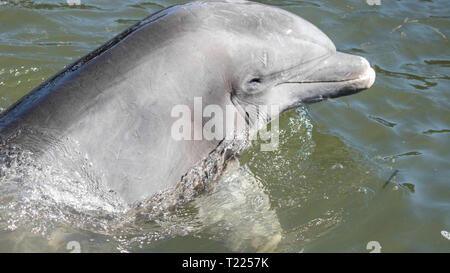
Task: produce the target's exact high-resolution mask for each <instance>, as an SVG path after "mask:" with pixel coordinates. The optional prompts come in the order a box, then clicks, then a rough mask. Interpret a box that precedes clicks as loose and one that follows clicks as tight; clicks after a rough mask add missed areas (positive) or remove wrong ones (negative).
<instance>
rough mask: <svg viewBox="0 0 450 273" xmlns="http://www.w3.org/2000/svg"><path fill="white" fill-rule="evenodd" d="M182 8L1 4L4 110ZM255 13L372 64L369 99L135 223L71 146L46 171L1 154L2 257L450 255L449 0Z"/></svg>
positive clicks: (351, 2)
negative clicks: (181, 203)
mask: <svg viewBox="0 0 450 273" xmlns="http://www.w3.org/2000/svg"><path fill="white" fill-rule="evenodd" d="M178 2H181V1H173V0H161V1H139V0H132V1H100V0H98V1H83V0H82V1H81V3H82V5H80V6H77V5H72V6H70V5H68V4H67V2H66V1H59V0H40V1H23V0H20V1H17V0H7V1H1V2H0V110H4V109H6V108H7V107H8V106H9V105H11V104H12V103H13V102H14V101H16V100H17V99H18V98H20V97H21V96H23V95H24V94H26V93H27V92H28V91H30V90H31V89H32V88H34V87H36V86H37V85H38V84H40V83H41V82H42V81H44V80H45V79H47V78H48V77H50V76H52V75H53V74H55V73H56V72H58V71H59V70H60V69H62V68H63V67H64V66H66V65H68V64H70V63H72V62H74V61H75V60H76V59H77V58H79V57H81V56H82V55H84V54H86V53H88V52H89V51H91V50H93V49H94V48H96V47H97V46H99V45H101V44H102V43H104V42H105V41H107V40H108V39H110V38H111V37H113V36H114V35H115V34H117V33H119V32H120V31H122V30H123V29H125V28H126V27H127V26H129V25H131V24H133V23H135V22H137V21H138V20H140V19H142V18H144V17H146V16H148V15H149V14H151V13H153V12H156V11H157V10H159V9H161V8H163V7H167V6H170V5H173V4H176V3H178ZM260 2H263V3H266V4H270V5H275V6H278V7H281V8H284V9H287V10H289V11H291V12H294V13H296V14H299V15H300V16H302V17H304V18H305V19H307V20H309V21H311V22H313V23H314V24H316V25H317V26H318V27H319V28H320V29H322V30H323V31H324V32H325V33H326V34H327V35H329V37H330V38H331V39H332V40H333V41H334V42H335V44H336V47H337V49H338V50H340V51H343V52H348V53H353V54H359V55H362V56H364V57H366V58H367V59H368V60H369V62H371V64H372V65H373V67H374V68H375V70H376V72H377V80H376V82H375V85H374V87H372V88H371V89H370V90H368V91H365V92H363V93H361V94H358V95H355V96H350V97H346V98H340V99H337V100H330V101H327V102H322V103H319V104H314V105H311V106H308V107H307V108H305V109H301V110H297V111H289V112H287V113H285V114H283V115H282V117H281V120H280V133H281V135H280V148H279V149H278V150H276V151H273V152H260V151H259V149H258V146H259V145H260V144H261V143H259V142H255V143H253V145H252V146H251V147H250V148H249V149H247V150H246V151H245V152H244V154H243V155H242V157H241V158H240V168H239V169H237V170H235V171H234V172H232V173H230V174H228V175H227V176H224V177H223V178H222V180H221V183H220V184H219V186H218V187H217V189H216V191H215V192H213V193H211V194H210V195H207V196H204V197H202V198H200V199H199V200H197V201H196V202H194V203H193V204H190V205H188V206H185V207H180V208H178V209H177V210H175V211H171V212H169V211H168V212H167V213H164V214H163V215H159V216H157V217H155V216H154V215H140V217H136V216H135V215H134V214H133V205H129V204H126V203H124V202H123V201H122V200H121V199H120V198H118V197H117V196H116V195H115V194H114V193H112V192H109V191H108V190H107V189H106V188H105V187H104V182H105V181H103V180H102V175H101V170H98V169H96V166H93V165H92V164H91V163H90V161H89V158H86V157H85V156H84V155H83V154H81V153H79V152H78V150H77V148H76V147H77V146H76V143H73V142H71V141H70V140H64V141H62V142H58V144H57V145H54V146H55V150H53V151H48V152H47V153H46V156H45V157H44V158H42V159H41V160H39V161H37V160H34V159H33V158H34V157H33V155H32V154H30V153H27V152H24V151H21V150H20V149H17V148H15V147H8V146H5V145H3V146H2V147H1V149H0V251H61V252H68V251H69V250H68V249H67V243H68V242H70V241H77V242H79V243H80V247H81V251H85V252H88V251H96V252H103V251H133V252H140V251H146V252H148V251H151V252H165V251H198V252H216V251H257V250H260V251H265V250H270V251H281V252H283V251H288V252H302V251H304V252H312V251H345V252H368V250H367V249H366V245H367V243H368V242H370V241H377V242H379V243H380V244H381V246H382V251H383V252H384V251H386V252H391V251H392V252H395V251H449V250H450V244H449V242H450V241H448V240H447V239H446V238H445V237H444V236H443V235H442V233H441V232H442V231H445V230H450V213H449V211H450V203H449V200H450V183H449V180H448V177H450V171H449V170H450V168H449V165H450V160H449V147H450V145H448V144H449V138H448V136H449V132H450V130H449V129H448V128H450V113H449V109H450V107H449V101H450V94H449V93H448V90H449V80H450V78H449V77H450V76H449V72H450V70H449V67H450V65H449V64H450V60H449V59H448V58H449V57H448V56H449V46H448V45H449V44H448V37H449V33H448V31H449V28H448V26H449V19H450V18H449V16H448V8H447V6H448V3H447V1H444V0H442V1H438V0H435V1H418V0H417V1H381V5H379V6H369V5H367V3H366V1H360V0H347V1H325V0H323V1H282V0H281V1H280V0H264V1H260ZM31 136H32V134H31ZM393 174H395V175H393ZM268 223H270V224H268ZM265 247H267V248H265Z"/></svg>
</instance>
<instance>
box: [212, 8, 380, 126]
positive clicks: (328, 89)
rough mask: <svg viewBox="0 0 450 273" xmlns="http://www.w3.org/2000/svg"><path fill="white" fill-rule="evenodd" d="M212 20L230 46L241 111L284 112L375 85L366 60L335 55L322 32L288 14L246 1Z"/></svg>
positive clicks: (235, 93) (235, 95)
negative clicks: (257, 108)
mask: <svg viewBox="0 0 450 273" xmlns="http://www.w3.org/2000/svg"><path fill="white" fill-rule="evenodd" d="M215 15H216V16H217V17H218V18H224V19H222V20H223V21H221V22H222V24H223V29H224V33H223V34H222V35H227V38H228V40H231V41H232V43H230V44H228V45H227V48H228V55H229V56H230V59H231V60H232V69H231V71H232V72H231V74H232V80H231V88H230V90H231V98H232V101H233V102H234V104H235V105H239V106H240V108H241V109H242V108H243V107H242V106H248V105H278V106H279V109H280V111H281V112H283V111H285V110H287V109H290V108H294V107H298V106H301V105H304V104H308V103H313V102H318V101H321V100H324V99H328V98H337V97H341V96H346V95H351V94H354V93H357V92H359V91H361V90H364V89H367V88H369V87H371V86H372V84H373V82H374V80H375V72H374V70H373V69H372V68H371V67H370V65H369V63H368V62H367V60H366V59H364V58H363V57H360V56H355V55H350V54H346V53H341V52H337V51H336V48H335V46H334V44H333V42H332V41H331V40H330V39H329V38H328V37H327V36H326V35H325V34H324V33H323V32H322V31H320V30H319V29H318V28H317V27H315V26H314V25H312V24H311V23H309V22H308V21H306V20H304V19H302V18H300V17H298V16H296V15H294V14H292V13H290V12H287V11H285V10H282V9H279V8H275V7H269V6H265V5H260V4H255V3H250V2H244V3H242V4H239V5H229V6H227V5H224V8H223V9H217V10H216V11H215ZM269 118H270V117H269Z"/></svg>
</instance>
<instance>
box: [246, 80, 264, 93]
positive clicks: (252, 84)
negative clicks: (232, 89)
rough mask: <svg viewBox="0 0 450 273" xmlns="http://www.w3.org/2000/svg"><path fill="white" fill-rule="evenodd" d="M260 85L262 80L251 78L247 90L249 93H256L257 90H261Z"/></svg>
mask: <svg viewBox="0 0 450 273" xmlns="http://www.w3.org/2000/svg"><path fill="white" fill-rule="evenodd" d="M260 84H261V78H257V77H255V78H251V80H249V81H248V82H247V87H246V89H247V91H249V92H255V91H256V90H258V89H259V86H260Z"/></svg>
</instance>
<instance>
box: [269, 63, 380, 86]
mask: <svg viewBox="0 0 450 273" xmlns="http://www.w3.org/2000/svg"><path fill="white" fill-rule="evenodd" d="M374 72H375V71H374V70H373V68H371V67H369V68H368V69H367V70H365V71H364V72H362V73H361V74H360V75H359V77H356V78H351V79H344V80H301V81H286V82H281V83H278V84H277V85H276V86H278V85H282V84H314V83H317V84H319V83H325V84H326V83H348V84H352V83H357V82H364V81H366V80H369V82H371V83H373V80H374V78H375V73H374ZM370 85H371V84H370Z"/></svg>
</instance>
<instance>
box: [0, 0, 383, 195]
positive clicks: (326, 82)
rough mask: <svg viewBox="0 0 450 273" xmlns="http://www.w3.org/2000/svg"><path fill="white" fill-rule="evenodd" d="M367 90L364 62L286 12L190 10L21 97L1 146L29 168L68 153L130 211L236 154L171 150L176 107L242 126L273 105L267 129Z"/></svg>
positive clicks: (138, 28)
mask: <svg viewBox="0 0 450 273" xmlns="http://www.w3.org/2000/svg"><path fill="white" fill-rule="evenodd" d="M374 80H375V72H374V70H373V69H372V68H371V67H370V65H369V63H368V62H367V60H366V59H364V58H363V57H360V56H355V55H350V54H346V53H341V52H338V51H336V48H335V46H334V44H333V42H332V41H331V40H330V39H329V38H328V37H327V36H326V35H325V34H324V33H323V32H322V31H320V30H319V29H318V28H317V27H315V26H314V25H313V24H311V23H309V22H308V21H306V20H304V19H302V18H300V17H299V16H297V15H294V14H292V13H290V12H288V11H285V10H283V9H280V8H276V7H271V6H267V5H263V4H259V3H254V2H248V1H198V2H191V3H187V4H182V5H175V6H172V7H169V8H166V9H164V10H161V11H159V12H157V13H155V14H153V15H151V16H149V17H147V18H145V19H143V20H142V21H140V22H139V23H137V24H135V25H133V26H131V27H130V28H128V29H126V30H125V31H123V32H122V33H120V34H118V35H117V36H115V37H114V38H112V39H111V40H110V41H108V42H106V43H105V44H104V45H102V46H100V47H99V48H97V49H96V50H94V51H92V52H91V53H89V54H87V55H86V56H84V57H82V58H80V59H79V60H78V61H76V62H75V63H73V64H72V65H70V66H68V67H67V68H65V69H64V70H62V71H61V72H59V73H57V74H56V75H54V76H53V77H51V78H50V79H48V80H47V81H46V82H44V83H42V84H41V85H40V86H38V87H37V88H35V89H34V90H32V91H31V92H30V93H28V94H27V95H25V96H24V97H23V98H22V99H20V100H19V101H18V102H17V103H15V104H14V105H12V106H11V107H10V108H9V109H7V110H6V111H5V112H4V113H2V115H1V117H0V139H1V140H2V143H3V145H8V146H11V147H16V148H17V149H20V150H26V151H30V152H31V154H32V156H33V157H34V158H35V159H36V160H39V159H40V158H41V157H43V156H45V154H47V153H49V151H53V152H54V151H55V150H57V149H58V148H57V147H60V146H61V145H60V143H64V144H65V145H66V146H67V145H69V146H70V147H69V149H77V150H79V151H80V152H81V153H83V154H85V155H86V157H87V158H89V161H90V162H92V164H93V165H94V166H95V167H96V169H97V170H98V171H99V173H101V175H102V177H104V178H105V181H106V182H107V184H108V187H109V188H110V189H111V190H112V191H115V192H117V193H118V194H119V195H120V196H121V198H123V199H124V200H126V202H129V203H132V202H136V201H139V200H143V199H145V198H147V197H149V196H152V195H155V194H156V193H158V192H160V191H162V190H164V189H167V188H170V187H176V186H177V185H178V184H180V183H181V181H183V179H185V178H186V177H187V176H188V174H189V173H192V172H193V167H194V166H196V169H195V171H194V172H195V173H196V174H197V178H196V179H197V180H196V181H197V182H196V183H194V184H195V185H197V186H198V185H203V186H202V187H203V188H205V187H206V186H205V185H206V184H207V183H208V181H211V179H213V178H216V177H217V176H218V175H220V173H221V168H222V167H221V164H225V163H224V162H225V161H226V159H228V158H230V157H233V156H235V154H236V151H237V150H239V149H234V150H233V149H230V148H229V146H226V147H225V146H221V145H224V144H223V143H225V142H224V141H223V139H215V138H214V139H194V140H179V139H175V138H174V137H173V132H172V125H173V123H174V121H175V119H174V117H173V115H172V113H171V110H172V109H173V108H174V107H176V106H177V105H186V106H188V107H190V108H191V109H192V110H193V111H192V112H194V110H195V109H193V105H194V102H195V98H202V105H203V106H207V105H217V106H219V107H221V108H223V109H225V108H226V107H233V108H235V109H236V110H237V112H238V113H239V115H240V117H241V118H244V119H246V122H247V123H248V124H252V121H251V120H250V121H249V120H248V119H249V117H250V119H251V115H249V113H248V112H246V110H245V109H246V106H249V105H250V106H251V105H269V104H270V105H277V107H278V108H279V110H280V111H279V112H278V113H276V114H271V113H266V114H267V120H271V119H274V118H276V116H277V115H279V114H280V113H281V112H284V111H286V110H288V109H291V108H295V107H299V106H301V105H305V104H309V103H314V102H318V101H322V100H325V99H328V98H337V97H341V96H346V95H350V94H354V93H357V92H359V91H361V90H364V89H367V88H369V87H371V85H372V84H373V83H374ZM208 120H209V119H208V117H202V121H201V124H200V126H201V125H204V124H205V123H206V122H207V121H208ZM198 130H201V128H199V126H194V129H193V131H194V132H193V134H195V132H197V131H198ZM68 140H70V141H68ZM227 147H228V148H227ZM218 151H219V152H218ZM215 155H221V156H222V157H221V158H222V159H220V160H218V161H216V164H213V166H212V167H211V166H209V165H208V164H207V162H208V161H205V158H208V157H209V158H210V157H211V156H215ZM55 160H57V158H56V159H55ZM198 168H205V169H208V172H205V171H202V170H201V169H200V170H199V169H198ZM211 174H212V175H211ZM185 180H186V179H185ZM191 182H192V181H191ZM191 184H192V183H191ZM183 185H184V186H183V188H184V189H185V188H186V187H188V186H189V185H187V183H184V184H183ZM195 185H194V186H195ZM191 187H192V185H191ZM194 188H196V187H194ZM197 188H198V187H197ZM177 193H178V195H177V196H178V197H177V198H183V196H182V195H183V194H187V192H186V191H185V190H182V191H178V192H177Z"/></svg>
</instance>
